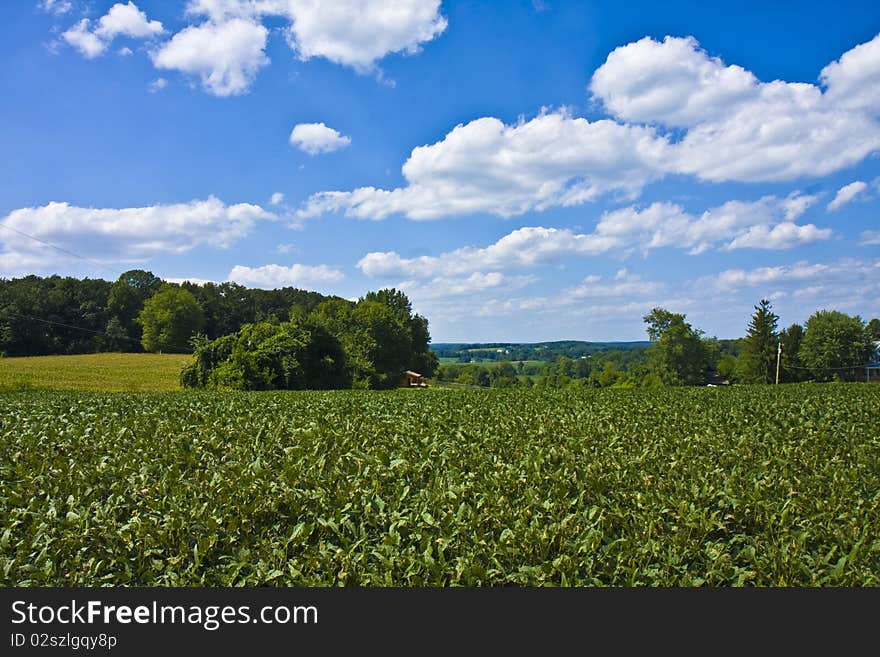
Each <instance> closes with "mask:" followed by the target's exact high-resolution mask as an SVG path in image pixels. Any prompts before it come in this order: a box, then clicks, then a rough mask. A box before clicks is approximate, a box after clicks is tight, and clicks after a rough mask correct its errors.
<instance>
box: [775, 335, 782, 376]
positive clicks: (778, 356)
mask: <svg viewBox="0 0 880 657" xmlns="http://www.w3.org/2000/svg"><path fill="white" fill-rule="evenodd" d="M781 360H782V342H780V343H779V346H778V347H777V348H776V385H779V362H780V361H781Z"/></svg>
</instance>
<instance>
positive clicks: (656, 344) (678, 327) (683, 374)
mask: <svg viewBox="0 0 880 657" xmlns="http://www.w3.org/2000/svg"><path fill="white" fill-rule="evenodd" d="M684 320H685V315H682V314H679V313H671V312H669V311H668V310H666V309H665V308H654V309H653V310H651V312H650V313H648V314H647V315H645V317H644V321H645V324H646V325H647V329H646V330H647V332H648V337H649V338H650V339H651V343H652V344H651V346H650V347H649V348H648V368H649V370H650V372H651V373H652V374H653V375H654V377H656V379H657V380H658V381H660V382H662V383H663V384H664V385H669V386H692V385H699V384H702V383H704V382H705V380H706V373H707V371H708V370H709V368H710V367H711V351H710V349H709V346H708V345H707V344H706V342H705V341H704V340H703V332H702V331H700V330H699V329H695V328H693V327H692V326H691V325H690V324H689V323H688V322H686V321H684Z"/></svg>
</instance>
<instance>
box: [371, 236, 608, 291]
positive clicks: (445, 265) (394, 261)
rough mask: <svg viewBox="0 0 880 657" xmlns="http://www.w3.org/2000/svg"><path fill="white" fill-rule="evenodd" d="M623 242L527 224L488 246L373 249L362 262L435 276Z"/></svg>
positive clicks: (385, 270) (374, 272) (381, 272)
mask: <svg viewBox="0 0 880 657" xmlns="http://www.w3.org/2000/svg"><path fill="white" fill-rule="evenodd" d="M618 244H619V242H618V241H617V240H616V239H615V238H614V237H605V236H596V235H579V234H576V233H573V232H572V231H570V230H568V229H560V228H544V227H541V226H534V227H533V226H527V227H524V228H519V229H517V230H515V231H513V232H512V233H510V234H508V235H505V236H504V237H502V238H501V239H500V240H498V241H497V242H495V243H494V244H491V245H489V246H487V247H485V248H477V247H473V246H467V247H463V248H460V249H456V250H454V251H450V252H447V253H444V254H441V255H439V256H420V257H417V258H402V257H401V256H400V255H398V254H397V253H395V252H394V251H388V252H384V253H381V252H373V253H368V254H367V255H365V256H364V257H363V258H361V260H360V261H359V262H358V264H357V266H358V268H360V270H361V271H362V272H363V273H364V274H366V275H367V276H371V277H379V276H381V277H392V276H408V277H412V278H432V277H437V276H455V275H463V274H470V273H473V272H478V271H486V270H493V269H511V268H517V267H529V266H534V265H537V264H541V263H544V262H550V261H553V260H556V259H559V258H562V257H564V256H569V255H597V254H599V253H604V252H606V251H608V250H609V249H610V248H612V247H613V246H616V245H618Z"/></svg>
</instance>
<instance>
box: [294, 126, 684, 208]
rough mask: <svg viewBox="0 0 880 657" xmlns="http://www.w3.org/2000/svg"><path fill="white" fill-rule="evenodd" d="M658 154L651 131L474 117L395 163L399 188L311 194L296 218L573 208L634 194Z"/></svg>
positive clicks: (652, 174)
mask: <svg viewBox="0 0 880 657" xmlns="http://www.w3.org/2000/svg"><path fill="white" fill-rule="evenodd" d="M666 147H667V143H666V141H665V140H662V139H659V138H657V137H656V135H655V134H654V131H653V129H651V128H645V127H640V126H623V125H620V124H618V123H615V122H613V121H607V120H602V121H595V122H592V123H591V122H589V121H587V120H586V119H582V118H572V117H571V116H570V115H569V114H568V113H567V112H565V111H562V110H560V111H556V112H542V113H541V114H540V115H539V116H537V117H535V118H534V119H532V120H530V121H520V122H519V123H517V124H515V125H512V126H508V125H505V124H504V123H502V122H501V121H499V120H498V119H494V118H481V119H477V120H475V121H471V122H470V123H468V124H465V125H459V126H456V127H455V128H454V129H453V130H452V131H451V132H450V133H449V134H447V135H446V137H445V138H444V139H443V140H441V141H439V142H437V143H435V144H431V145H428V146H420V147H418V148H415V149H413V151H412V153H411V154H410V157H409V159H408V160H407V161H406V163H405V164H404V166H403V175H404V177H405V178H406V180H407V182H408V185H407V186H406V187H402V188H398V189H394V190H391V191H388V190H382V189H376V188H373V187H362V188H359V189H356V190H354V191H351V192H322V193H319V194H315V195H313V196H311V197H310V198H309V200H308V201H307V203H306V205H305V206H304V207H303V208H302V209H301V210H300V212H299V214H300V216H301V217H311V216H317V215H320V214H323V213H325V212H333V211H342V212H344V213H345V214H346V216H352V217H357V218H360V219H383V218H385V217H387V216H388V215H390V214H392V213H401V214H403V215H405V216H407V217H408V218H410V219H438V218H441V217H445V216H449V215H457V214H466V213H474V212H490V213H493V214H496V215H500V216H512V215H516V214H522V213H524V212H527V211H529V210H543V209H546V208H549V207H553V206H571V205H577V204H580V203H583V202H584V201H587V200H590V199H593V198H595V197H597V196H599V195H600V194H604V193H609V192H614V193H617V194H618V195H620V196H624V197H633V196H635V195H637V194H638V193H639V191H640V190H641V188H642V187H643V186H644V185H645V184H647V183H648V182H649V181H651V180H652V179H654V178H656V177H658V174H657V173H656V170H657V169H658V168H659V167H660V166H661V163H662V161H663V160H664V157H665V156H666V151H667V148H666Z"/></svg>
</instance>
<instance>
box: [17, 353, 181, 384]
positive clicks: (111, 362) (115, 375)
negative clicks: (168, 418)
mask: <svg viewBox="0 0 880 657" xmlns="http://www.w3.org/2000/svg"><path fill="white" fill-rule="evenodd" d="M191 360H192V357H191V356H189V355H187V354H118V353H116V354H114V353H109V354H83V355H78V356H28V357H26V358H0V390H9V389H22V388H24V389H29V388H38V389H47V390H48V389H52V390H95V391H107V392H116V391H128V392H158V391H162V390H176V389H178V388H180V370H181V369H182V368H183V366H184V365H186V364H188V363H189V362H190V361H191Z"/></svg>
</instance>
